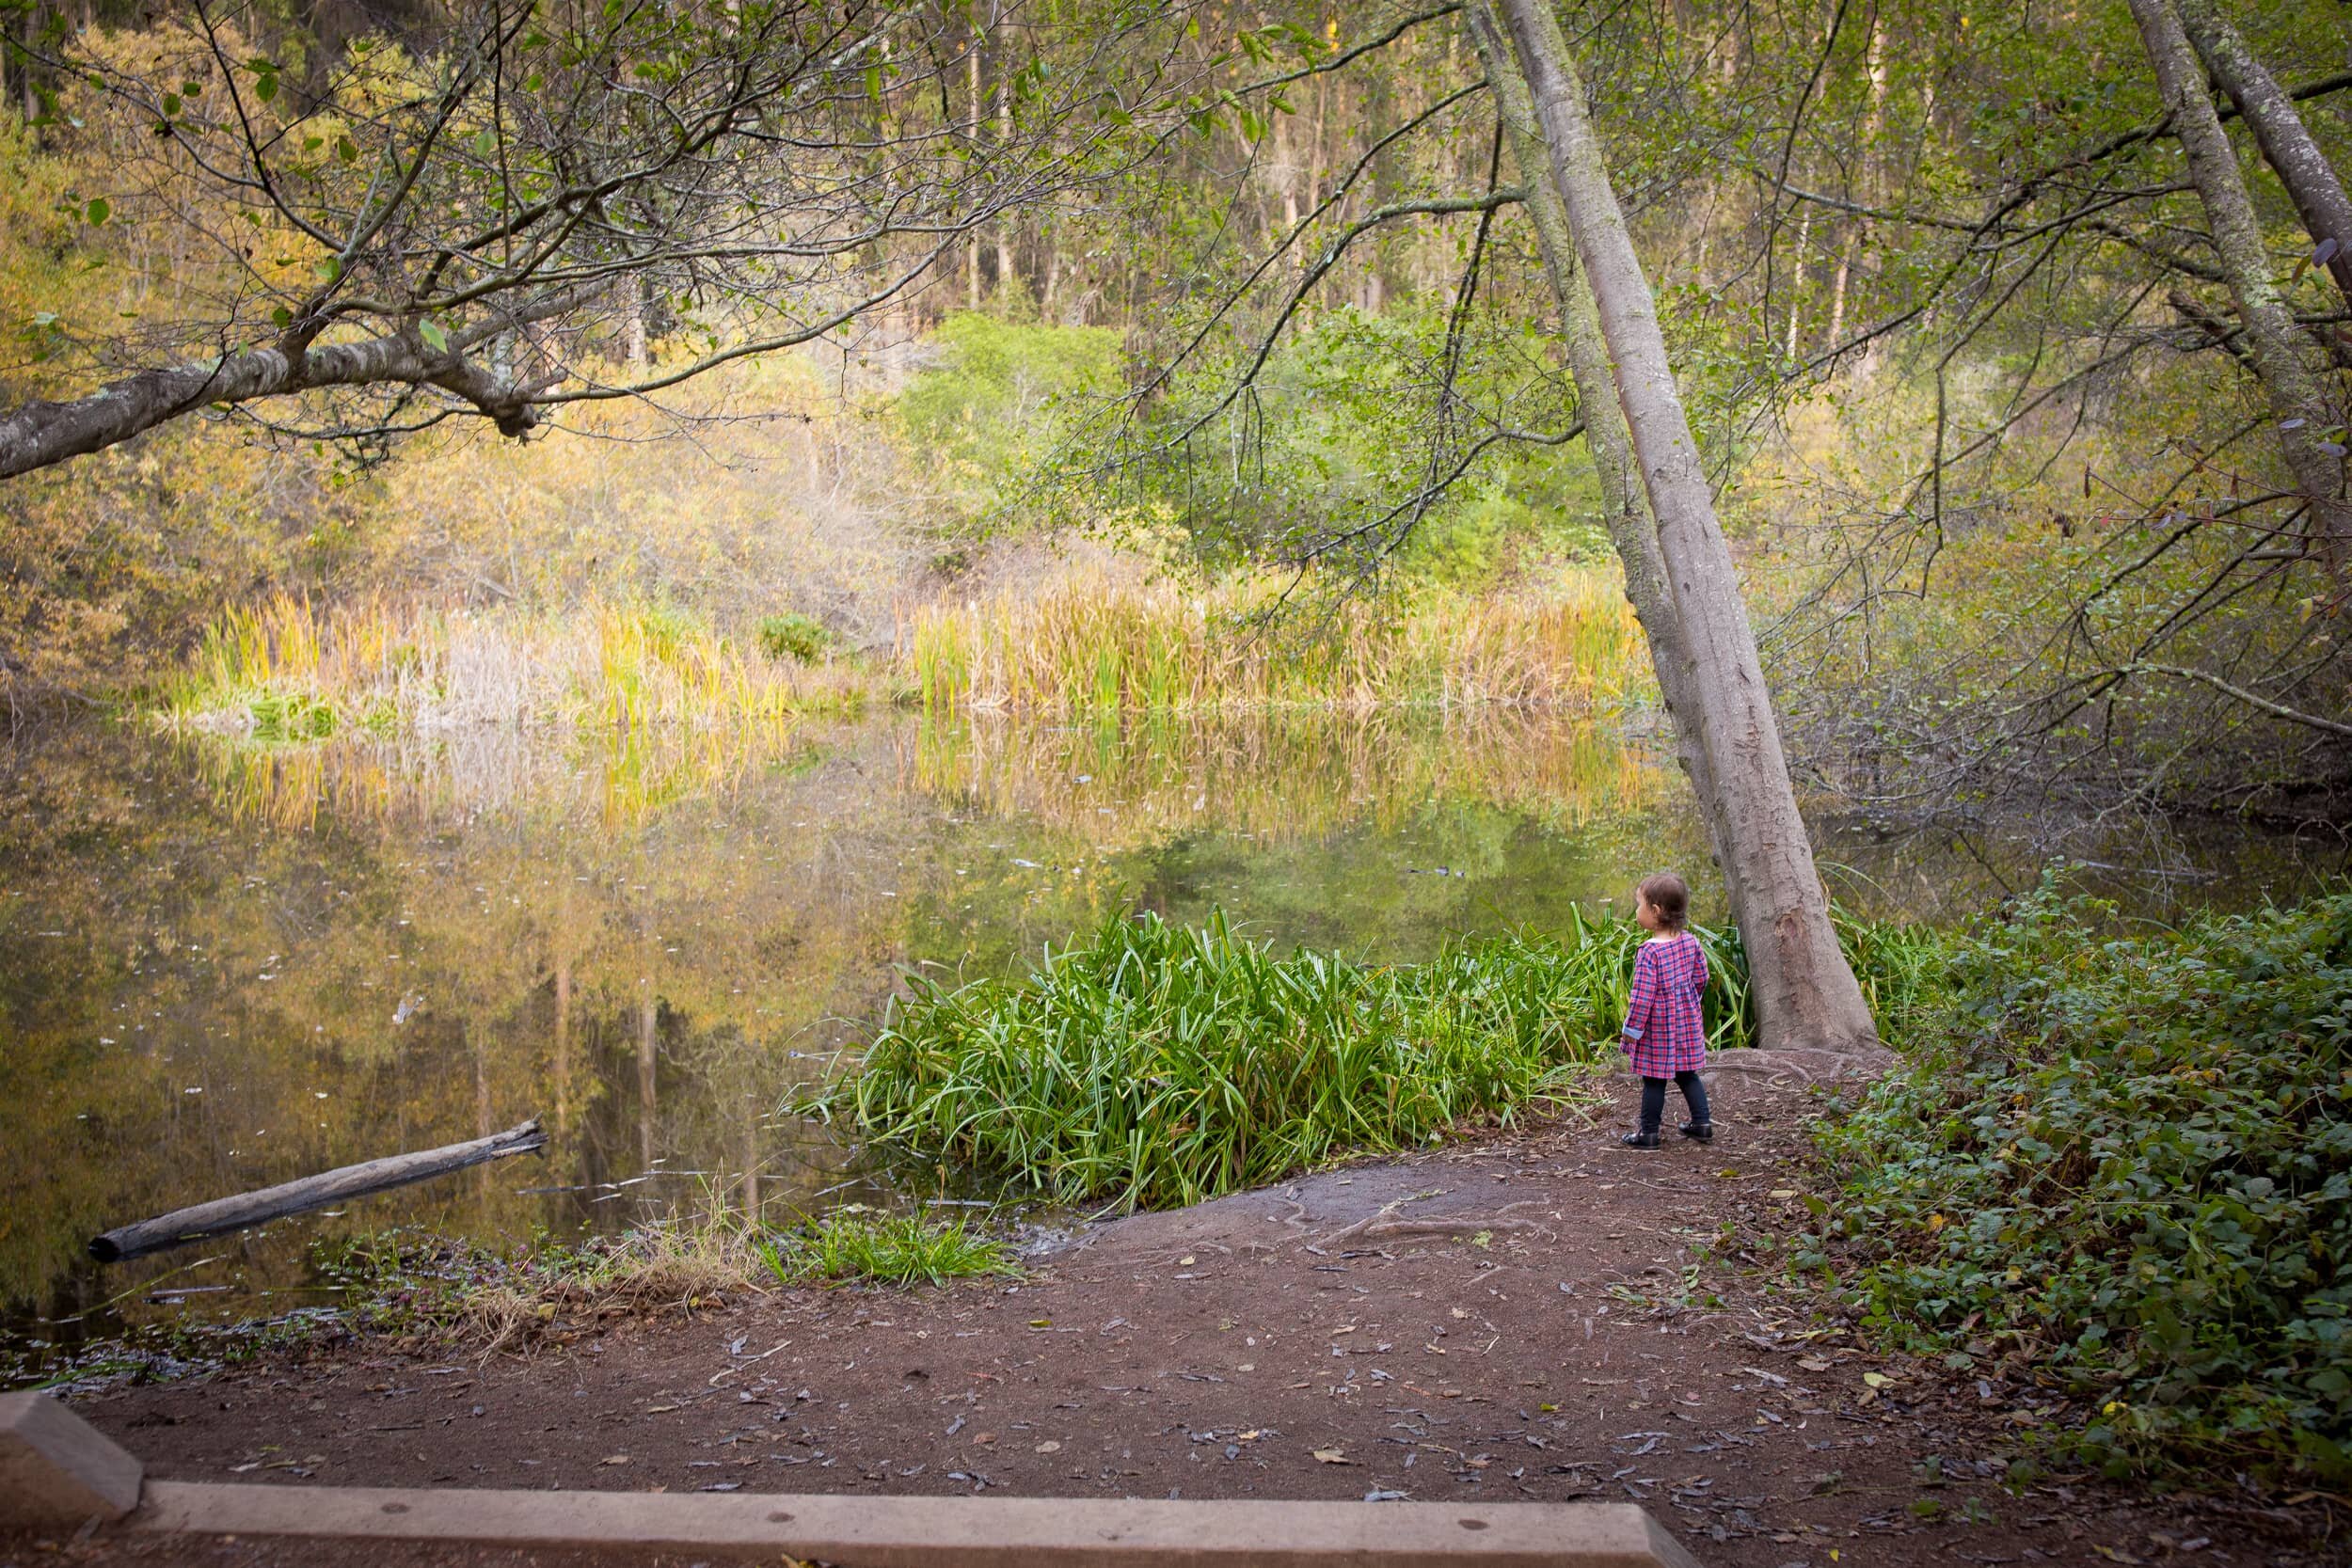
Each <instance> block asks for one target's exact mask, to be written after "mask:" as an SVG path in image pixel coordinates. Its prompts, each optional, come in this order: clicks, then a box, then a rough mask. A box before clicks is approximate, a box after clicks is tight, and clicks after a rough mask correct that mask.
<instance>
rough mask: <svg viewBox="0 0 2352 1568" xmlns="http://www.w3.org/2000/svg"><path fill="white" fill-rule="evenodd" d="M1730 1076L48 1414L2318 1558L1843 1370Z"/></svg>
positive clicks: (634, 1465)
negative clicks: (494, 1343)
mask: <svg viewBox="0 0 2352 1568" xmlns="http://www.w3.org/2000/svg"><path fill="white" fill-rule="evenodd" d="M1723 1076H1724V1082H1723V1084H1722V1085H1721V1087H1720V1089H1719V1092H1718V1101H1717V1115H1718V1118H1719V1126H1720V1127H1721V1128H1722V1132H1721V1133H1720V1135H1719V1136H1718V1138H1717V1140H1716V1141H1715V1143H1714V1144H1713V1145H1711V1146H1700V1145H1697V1144H1694V1143H1690V1142H1687V1141H1684V1140H1680V1139H1676V1138H1674V1137H1673V1135H1672V1133H1671V1130H1670V1132H1669V1147H1668V1148H1664V1149H1661V1150H1659V1151H1656V1152H1643V1151H1636V1150H1631V1149H1627V1148H1622V1147H1621V1146H1619V1144H1618V1143H1617V1132H1618V1131H1619V1130H1620V1127H1621V1126H1622V1123H1621V1122H1620V1121H1618V1120H1617V1119H1616V1117H1617V1116H1620V1115H1622V1114H1623V1113H1624V1111H1625V1110H1626V1108H1627V1100H1628V1097H1627V1096H1625V1095H1623V1094H1620V1095H1619V1096H1618V1097H1617V1099H1616V1101H1615V1102H1614V1103H1613V1106H1612V1111H1613V1115H1610V1116H1606V1117H1602V1118H1601V1119H1600V1120H1599V1121H1597V1122H1589V1123H1588V1122H1586V1121H1585V1120H1583V1119H1582V1118H1573V1119H1569V1120H1564V1121H1560V1122H1556V1123H1552V1124H1549V1125H1546V1126H1541V1127H1537V1128H1534V1129H1527V1130H1519V1131H1514V1132H1496V1133H1492V1134H1489V1135H1486V1136H1485V1137H1483V1138H1478V1139H1473V1140H1470V1141H1468V1142H1460V1143H1455V1144H1453V1145H1449V1146H1448V1147H1446V1148H1442V1149H1438V1150H1433V1151H1431V1152H1430V1153H1428V1154H1426V1155H1424V1156H1420V1157H1415V1158H1408V1159H1402V1160H1391V1161H1384V1162H1380V1163H1376V1164H1358V1165H1354V1166H1352V1167H1349V1168H1345V1169H1341V1170H1334V1171H1328V1172H1325V1173H1322V1174H1318V1175H1315V1176H1312V1177H1308V1178H1303V1179H1301V1180H1297V1181H1295V1182H1291V1183H1287V1184H1284V1185H1282V1186H1279V1187H1274V1188H1268V1189H1265V1190H1262V1191H1258V1192H1252V1193H1248V1194H1244V1195H1240V1196H1232V1197H1228V1198H1224V1199H1220V1200H1219V1201H1217V1202H1214V1203H1209V1204H1204V1205H1201V1206H1200V1207H1198V1208H1194V1209H1188V1210H1184V1211H1180V1212H1169V1213H1157V1214H1142V1215H1136V1216H1134V1217H1132V1218H1127V1219H1121V1220H1118V1221H1114V1222H1109V1223H1105V1224H1102V1225H1099V1226H1094V1227H1088V1228H1087V1229H1085V1230H1084V1231H1082V1232H1081V1233H1080V1234H1079V1235H1078V1236H1077V1237H1076V1238H1075V1239H1074V1241H1073V1244H1072V1245H1070V1246H1069V1247H1068V1248H1066V1249H1064V1250H1062V1251H1060V1252H1058V1253H1056V1254H1054V1255H1052V1256H1051V1257H1049V1258H1046V1259H1042V1260H1041V1261H1040V1262H1038V1264H1037V1265H1036V1266H1035V1270H1034V1273H1033V1274H1032V1275H1031V1276H1030V1277H1029V1278H1027V1279H1025V1280H1024V1281H1022V1282H1021V1283H1020V1284H1018V1285H1007V1284H1003V1283H1001V1282H999V1283H966V1284H962V1285H958V1286H955V1287H952V1288H949V1289H945V1290H938V1291H916V1292H912V1293H907V1292H898V1291H873V1290H842V1291H781V1292H776V1293H772V1294H766V1295H759V1296H755V1297H751V1298H748V1299H746V1300H744V1301H741V1302H739V1303H737V1304H733V1305H730V1306H728V1307H725V1308H723V1309H721V1310H717V1311H702V1312H697V1313H694V1314H692V1315H691V1316H690V1317H673V1318H671V1319H668V1320H663V1321H653V1322H647V1321H643V1320H614V1321H612V1322H611V1323H607V1324H604V1325H602V1326H601V1327H598V1328H596V1329H594V1330H593V1331H592V1332H590V1333H587V1334H585V1335H583V1336H582V1337H581V1338H579V1339H578V1340H577V1341H576V1342H574V1343H571V1344H569V1345H565V1346H562V1347H559V1348H552V1349H546V1348H543V1349H541V1350H538V1351H536V1352H535V1353H533V1354H528V1355H523V1356H516V1355H510V1354H500V1355H494V1356H491V1357H488V1358H486V1359H483V1358H479V1357H474V1356H468V1355H465V1354H457V1353H453V1352H452V1351H450V1350H449V1349H447V1348H446V1347H443V1348H441V1349H438V1350H435V1349H432V1348H425V1349H421V1350H420V1351H418V1352H416V1353H414V1354H404V1353H402V1352H401V1351H399V1350H398V1349H396V1348H392V1347H387V1346H384V1345H381V1344H374V1345H365V1346H359V1347H351V1348H344V1349H342V1350H338V1351H335V1352H332V1353H329V1354H324V1355H322V1356H320V1357H318V1358H316V1359H312V1360H309V1361H305V1362H300V1363H295V1364H282V1365H273V1366H263V1367H259V1368H246V1369H243V1370H235V1371H231V1372H227V1373H223V1374H220V1375H217V1376H215V1377H212V1378H208V1379H205V1380H201V1381H197V1382H190V1383H183V1384H175V1385H169V1386H154V1387H144V1388H133V1389H126V1390H122V1391H119V1392H116V1393H112V1394H109V1395H106V1396H104V1397H102V1398H96V1399H91V1400H87V1401H85V1402H82V1403H81V1404H80V1405H79V1406H78V1408H79V1409H80V1411H81V1414H83V1415H84V1416H85V1417H86V1418H88V1419H90V1420H91V1421H93V1422H94V1423H95V1424H97V1425H98V1426H99V1427H100V1428H101V1429H102V1430H103V1431H105V1432H106V1433H109V1434H110V1435H112V1436H113V1437H115V1438H116V1439H117V1440H118V1441H119V1442H121V1443H123V1444H125V1445H126V1446H128V1447H129V1448H131V1449H133V1450H134V1451H135V1452H137V1453H138V1454H139V1455H140V1456H141V1457H142V1458H143V1459H145V1461H146V1462H147V1464H148V1465H149V1467H150V1471H151V1474H154V1475H158V1476H163V1477H168V1478H172V1479H178V1480H205V1481H229V1480H241V1481H266V1482H271V1483H275V1484H282V1485H288V1486H302V1485H317V1484H342V1485H399V1486H429V1485H439V1486H513V1487H550V1488H575V1489H604V1490H615V1489H618V1490H630V1489H641V1490H661V1489H667V1490H671V1491H690V1490H697V1489H701V1490H727V1491H733V1490H744V1491H754V1492H780V1493H782V1492H826V1493H854V1494H860V1495H867V1494H870V1495H875V1496H889V1495H894V1494H936V1493H943V1492H964V1493H969V1492H977V1491H982V1490H988V1491H994V1490H998V1489H1002V1490H1004V1491H1007V1492H1012V1493H1019V1494H1024V1495H1031V1496H1066V1497H1123V1496H1136V1497H1302V1498H1303V1497H1353V1498H1366V1497H1369V1498H1381V1497H1409V1498H1414V1499H1422V1500H1451V1499H1461V1498H1478V1499H1481V1500H1485V1501H1506V1500H1519V1499H1534V1500H1543V1501H1565V1500H1569V1499H1573V1498H1600V1499H1624V1498H1632V1499H1634V1500H1637V1501H1639V1502H1641V1503H1642V1504H1643V1505H1644V1506H1645V1507H1647V1508H1648V1509H1649V1510H1650V1511H1651V1513H1653V1514H1654V1515H1655V1516H1656V1517H1657V1518H1658V1519H1659V1520H1660V1521H1661V1523H1663V1524H1664V1525H1665V1526H1666V1527H1667V1528H1669V1529H1671V1530H1672V1531H1673V1532H1674V1533H1675V1534H1676V1535H1677V1537H1679V1538H1680V1539H1681V1540H1682V1541H1683V1543H1684V1544H1686V1545H1688V1546H1689V1547H1690V1548H1691V1550H1692V1553H1693V1554H1694V1555H1695V1556H1697V1558H1698V1559H1699V1560H1700V1561H1702V1562H1704V1563H1708V1564H1710V1565H1719V1568H1796V1565H1799V1564H1802V1565H1804V1568H1827V1565H1829V1564H1833V1563H1835V1564H1837V1565H1838V1568H1849V1565H1853V1568H1882V1565H1883V1568H1909V1565H1915V1564H1928V1563H1936V1564H1947V1563H1968V1564H1994V1563H2067V1564H2083V1565H2085V1568H2105V1565H2111V1564H2116V1563H2123V1564H2135V1563H2137V1564H2160V1563H2161V1564H2172V1563H2179V1564H2195V1565H2202V1564H2206V1563H2213V1564H2223V1565H2242V1564H2268V1565H2275V1568H2309V1565H2317V1564H2326V1563H2347V1562H2352V1544H2347V1542H2346V1539H2345V1533H2344V1525H2345V1523H2346V1518H2347V1513H2346V1506H2345V1504H2344V1500H2343V1499H2339V1498H2333V1497H2325V1496H2312V1495H2309V1494H2305V1495H2300V1496H2298V1497H2293V1498H2278V1497H2269V1496H2266V1495H2265V1494H2263V1493H2261V1492H2258V1491H2256V1490H2254V1489H2253V1488H2251V1487H2250V1486H2249V1485H2248V1484H2246V1483H2244V1482H2243V1481H2239V1480H2238V1479H2237V1478H2232V1477H2218V1476H2217V1477H2216V1478H2214V1479H2215V1488H2214V1492H2213V1494H2212V1495H2211V1496H2207V1497H2157V1496H2153V1495H2151V1494H2150V1493H2149V1492H2148V1491H2146V1490H2145V1489H2142V1488H2136V1487H2132V1486H2126V1485H2119V1484H2114V1483H2109V1482H2106V1481H2099V1480H2096V1479H2094V1478H2090V1477H2087V1476H2052V1477H2044V1478H2042V1479H2041V1480H2039V1481H2036V1482H2034V1483H2033V1484H2031V1485H2028V1486H2026V1487H2023V1488H2022V1489H2018V1490H2014V1491H2012V1490H2011V1489H2010V1488H2009V1487H2008V1486H2007V1485H2005V1477H2004V1465H2005V1461H2006V1460H2007V1458H2008V1457H2009V1456H2010V1454H2011V1453H2013V1452H2014V1451H2015V1449H2016V1437H2017V1434H2018V1433H2019V1432H2020V1431H2021V1430H2022V1429H2023V1428H2024V1427H2026V1426H2029V1425H2030V1424H2032V1423H2033V1422H2034V1421H2036V1420H2038V1419H2041V1418H2042V1417H2038V1416H2037V1415H2036V1414H2035V1412H2036V1410H2037V1409H2040V1410H2043V1411H2045V1412H2046V1411H2047V1408H2048V1407H2047V1403H2046V1401H2045V1400H2043V1399H2042V1398H2040V1397H2038V1396H2037V1395H2036V1394H2035V1392H2034V1391H2033V1390H2031V1389H2029V1388H2023V1387H2016V1386H2008V1385H2004V1384H2000V1383H1995V1382H1991V1381H1986V1382H1979V1381H1977V1379H1976V1375H1975V1374H1974V1373H1968V1374H1960V1373H1952V1372H1947V1371H1944V1370H1941V1369H1940V1368H1936V1367H1932V1366H1926V1365H1921V1364H1918V1363H1915V1362H1908V1361H1903V1360H1899V1359H1889V1358H1887V1357H1883V1356H1881V1355H1877V1354H1871V1353H1870V1352H1868V1351H1867V1350H1866V1349H1865V1348H1864V1347H1862V1346H1860V1345H1858V1344H1857V1343H1856V1342H1855V1340H1854V1338H1853V1337H1852V1336H1851V1333H1850V1332H1848V1330H1847V1328H1846V1326H1845V1325H1844V1323H1842V1322H1840V1321H1839V1320H1838V1319H1836V1317H1834V1316H1828V1315H1824V1314H1822V1313H1821V1312H1820V1310H1819V1307H1818V1303H1816V1302H1814V1301H1813V1300H1811V1299H1810V1298H1808V1297H1806V1296H1804V1295H1803V1294H1801V1293H1797V1292H1792V1291H1789V1290H1788V1287H1787V1285H1786V1283H1785V1281H1784V1280H1783V1278H1782V1275H1781V1274H1780V1271H1779V1269H1778V1268H1777V1266H1776V1265H1775V1264H1773V1263H1772V1261H1771V1260H1770V1259H1768V1258H1766V1257H1765V1256H1764V1254H1763V1253H1761V1252H1760V1251H1758V1250H1756V1243H1758V1242H1759V1241H1760V1240H1761V1239H1762V1238H1765V1237H1780V1236H1786V1235H1788V1234H1791V1233H1793V1232H1795V1231H1796V1230H1797V1229H1798V1228H1800V1227H1801V1223H1802V1220H1803V1218H1804V1211H1803V1209H1802V1207H1801V1195H1802V1194H1803V1192H1804V1186H1805V1180H1806V1178H1805V1171H1804V1164H1803V1161H1802V1158H1801V1150H1802V1133H1801V1126H1802V1122H1803V1120H1804V1117H1806V1116H1807V1115H1808V1114H1809V1110H1810V1107H1809V1106H1808V1104H1807V1103H1806V1101H1805V1098H1804V1091H1802V1090H1798V1089H1791V1088H1788V1087H1781V1086H1769V1085H1763V1084H1761V1083H1756V1082H1753V1081H1751V1082H1741V1081H1740V1078H1739V1077H1738V1076H1737V1075H1732V1074H1724V1075H1723ZM1719 1235H1727V1236H1728V1238H1729V1240H1728V1241H1727V1242H1718V1241H1717V1240H1716V1239H1717V1238H1718V1237H1719ZM1708 1243H1713V1244H1711V1245H1710V1244H1708ZM336 1556H337V1558H338V1560H341V1561H342V1562H344V1563H346V1564H349V1565H350V1568H374V1565H379V1564H380V1565H385V1568H392V1565H400V1568H422V1565H426V1564H431V1565H434V1568H442V1565H450V1568H454V1565H456V1564H461V1563H462V1564H466V1565H469V1568H510V1565H511V1568H523V1565H526V1564H534V1565H542V1568H558V1565H564V1568H570V1565H580V1568H586V1565H588V1564H592V1563H597V1562H603V1561H607V1560H620V1559H606V1558H600V1557H597V1556H595V1555H590V1554H580V1553H565V1552H547V1553H532V1552H516V1551H486V1550H485V1551H476V1550H471V1549H463V1548H436V1549H433V1550H418V1549H410V1548H395V1547H385V1548H381V1549H378V1550H375V1551H372V1552H371V1551H350V1550H345V1549H344V1548H343V1547H342V1546H340V1545H339V1546H338V1548H337V1551H336ZM309 1560H312V1558H311V1557H310V1556H308V1555H306V1551H305V1548H303V1547H302V1545H301V1544H299V1543H282V1542H279V1543H271V1542H252V1541H233V1542H227V1543H222V1542H216V1541H211V1542H201V1543H198V1542H164V1541H154V1540H143V1539H140V1538H136V1537H131V1536H124V1535H116V1534H113V1533H111V1532H100V1533H98V1534H96V1535H93V1536H91V1537H90V1538H88V1539H87V1540H84V1541H81V1542H78V1543H75V1542H51V1543H42V1542H34V1541H26V1540H19V1541H16V1542H14V1543H12V1544H11V1543H9V1542H8V1541H7V1539H6V1538H0V1564H6V1565H15V1564H20V1563H22V1564H25V1565H28V1568H29V1565H31V1564H36V1563H38V1564H43V1565H47V1564H51V1563H56V1562H66V1561H87V1562H92V1563H115V1562H188V1563H199V1564H203V1565H205V1568H268V1565H277V1564H293V1563H297V1562H305V1561H309ZM626 1560H630V1561H648V1560H650V1559H647V1558H644V1557H642V1556H640V1557H633V1558H628V1559H626ZM702 1560H708V1559H707V1558H706V1559H702Z"/></svg>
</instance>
